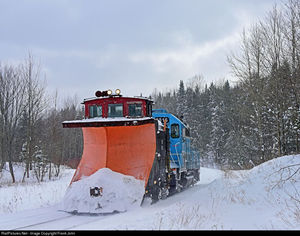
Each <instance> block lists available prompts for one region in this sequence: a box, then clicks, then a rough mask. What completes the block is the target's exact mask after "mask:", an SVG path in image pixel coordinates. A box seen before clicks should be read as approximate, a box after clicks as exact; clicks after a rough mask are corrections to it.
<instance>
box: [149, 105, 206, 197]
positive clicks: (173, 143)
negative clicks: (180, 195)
mask: <svg viewBox="0 0 300 236" xmlns="http://www.w3.org/2000/svg"><path fill="white" fill-rule="evenodd" d="M152 116H153V118H155V119H157V120H159V121H160V122H161V123H162V124H166V126H167V128H168V130H169V152H170V168H171V170H172V172H171V173H172V174H171V176H170V177H171V180H170V188H169V194H173V193H175V192H176V191H177V192H180V191H181V189H182V188H185V187H188V186H190V185H192V184H194V183H195V182H197V181H199V180H200V153H199V152H198V151H197V150H196V149H194V148H192V147H191V138H190V129H189V128H188V127H187V126H186V125H185V124H184V123H183V122H182V121H181V120H179V119H178V118H177V117H176V116H174V115H172V114H170V113H168V112H167V111H166V110H165V109H153V110H152Z"/></svg>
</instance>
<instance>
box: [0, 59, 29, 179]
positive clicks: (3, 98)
mask: <svg viewBox="0 0 300 236" xmlns="http://www.w3.org/2000/svg"><path fill="white" fill-rule="evenodd" d="M23 85H24V80H23V78H22V77H21V76H20V70H19V68H13V67H12V66H8V65H2V64H0V156H1V163H0V170H1V169H2V167H3V165H4V164H5V162H6V161H8V163H9V171H10V174H11V177H12V181H13V182H15V176H14V170H13V164H12V162H13V160H14V158H15V157H16V155H17V146H16V136H17V135H18V132H17V130H18V125H19V121H20V117H21V114H22V112H23V106H24V98H25V93H24V90H23Z"/></svg>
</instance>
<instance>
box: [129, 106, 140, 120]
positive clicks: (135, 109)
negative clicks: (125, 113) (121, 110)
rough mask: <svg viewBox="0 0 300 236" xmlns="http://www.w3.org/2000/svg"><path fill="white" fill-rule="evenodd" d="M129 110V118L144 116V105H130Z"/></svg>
mask: <svg viewBox="0 0 300 236" xmlns="http://www.w3.org/2000/svg"><path fill="white" fill-rule="evenodd" d="M128 110H129V116H132V117H137V116H142V105H141V104H129V105H128Z"/></svg>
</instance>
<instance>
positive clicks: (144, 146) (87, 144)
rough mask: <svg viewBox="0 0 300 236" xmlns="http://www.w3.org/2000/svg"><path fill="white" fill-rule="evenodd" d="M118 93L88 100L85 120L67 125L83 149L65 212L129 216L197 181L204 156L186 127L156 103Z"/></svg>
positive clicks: (66, 199)
mask: <svg viewBox="0 0 300 236" xmlns="http://www.w3.org/2000/svg"><path fill="white" fill-rule="evenodd" d="M120 93H121V91H120V90H119V89H117V90H116V91H115V94H113V93H112V91H111V90H107V91H102V92H101V91H97V92H96V93H95V95H96V97H94V98H89V99H85V100H84V102H83V104H84V105H85V119H82V120H73V121H64V122H63V127H64V128H82V131H83V140H84V148H83V155H82V158H81V161H80V163H79V165H78V167H77V169H76V171H75V174H74V176H73V178H72V180H71V183H70V186H69V188H68V190H67V192H66V196H65V198H64V200H63V202H62V205H61V210H64V211H68V212H78V213H108V212H121V211H126V210H127V209H128V208H129V207H130V206H131V205H140V204H141V203H142V202H143V200H144V199H146V198H149V199H151V201H152V203H155V202H156V201H158V200H159V199H164V198H166V197H168V196H169V195H172V194H174V193H176V192H180V191H181V190H182V189H183V188H186V187H188V186H190V185H192V184H194V183H195V182H197V181H199V175H200V171H199V170H200V155H199V152H197V151H196V150H194V149H192V148H191V145H190V137H189V136H190V135H189V133H190V132H189V129H188V127H187V126H186V125H185V124H184V123H183V122H182V121H181V120H179V119H178V118H176V117H175V116H174V115H172V114H170V113H167V111H166V110H164V109H154V110H152V105H153V101H152V100H151V99H148V98H144V97H123V96H122V95H121V94H120Z"/></svg>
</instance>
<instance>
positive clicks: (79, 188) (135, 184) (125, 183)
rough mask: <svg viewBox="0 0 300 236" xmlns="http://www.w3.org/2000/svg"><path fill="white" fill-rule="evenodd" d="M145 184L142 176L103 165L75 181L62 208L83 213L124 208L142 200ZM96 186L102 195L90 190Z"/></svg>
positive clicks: (138, 203)
mask: <svg viewBox="0 0 300 236" xmlns="http://www.w3.org/2000/svg"><path fill="white" fill-rule="evenodd" d="M144 185H145V182H144V181H142V180H137V179H135V178H134V177H132V176H128V175H123V174H120V173H117V172H114V171H112V170H110V169H108V168H103V169H100V170H98V171H97V172H96V173H94V174H93V175H91V176H89V177H86V178H84V179H82V180H80V181H77V182H74V183H72V185H71V186H70V187H69V188H68V190H67V192H66V195H65V198H64V199H63V201H62V203H61V204H60V206H59V210H62V211H67V212H79V213H110V212H124V211H127V210H128V209H129V208H132V207H134V206H139V205H140V204H141V201H142V199H143V195H144V193H145V188H144ZM95 188H97V189H98V191H100V189H101V190H102V191H101V196H91V195H90V190H91V189H95ZM98 191H97V193H99V192H98Z"/></svg>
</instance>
